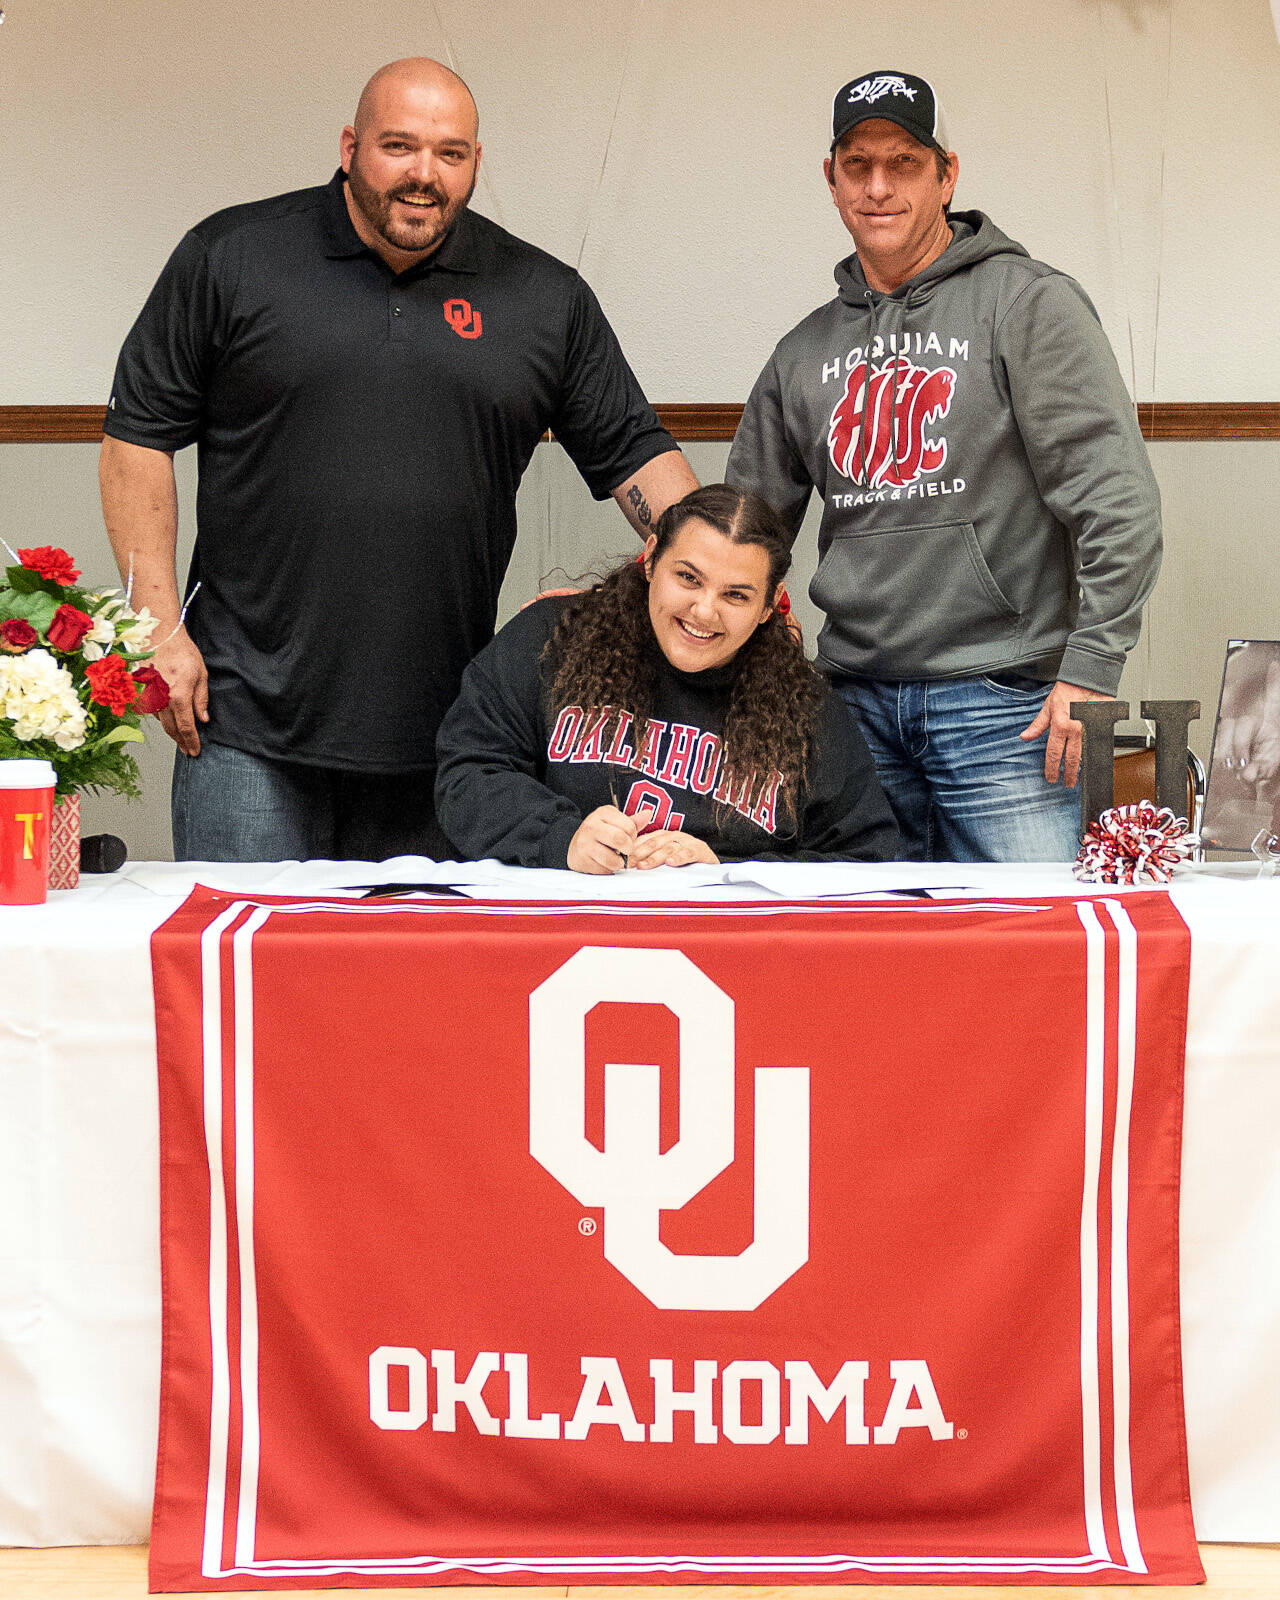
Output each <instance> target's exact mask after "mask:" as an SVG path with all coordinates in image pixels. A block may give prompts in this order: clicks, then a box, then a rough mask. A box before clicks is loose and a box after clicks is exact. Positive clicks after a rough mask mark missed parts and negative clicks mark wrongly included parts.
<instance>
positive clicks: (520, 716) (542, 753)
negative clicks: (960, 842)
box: [436, 597, 900, 867]
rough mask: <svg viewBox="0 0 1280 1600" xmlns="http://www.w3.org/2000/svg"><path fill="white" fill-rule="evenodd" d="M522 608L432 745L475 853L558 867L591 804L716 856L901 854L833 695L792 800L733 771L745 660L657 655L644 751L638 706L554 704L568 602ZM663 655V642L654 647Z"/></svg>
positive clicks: (442, 805) (443, 819) (462, 848)
mask: <svg viewBox="0 0 1280 1600" xmlns="http://www.w3.org/2000/svg"><path fill="white" fill-rule="evenodd" d="M567 603H568V602H567V599H566V598H563V597H558V598H550V599H546V600H539V601H538V602H537V603H536V604H534V605H532V606H529V607H528V608H527V609H526V610H524V611H521V612H519V613H518V614H517V615H516V616H515V617H513V618H512V619H511V621H510V622H509V623H508V624H507V625H506V627H505V628H503V629H502V631H501V632H500V633H499V634H498V636H497V637H496V638H495V639H494V641H493V642H492V644H490V645H488V646H487V647H486V648H485V649H484V650H482V651H481V652H480V654H479V655H478V656H477V657H476V658H475V660H474V661H473V662H472V663H471V665H470V666H469V667H468V668H467V670H466V672H465V673H464V674H463V678H462V690H461V693H460V694H459V696H458V698H457V700H456V701H455V702H454V704H453V707H452V709H451V710H450V711H449V712H448V714H447V715H446V717H445V719H444V722H443V724H442V725H441V728H440V735H439V738H438V739H437V741H436V755H437V760H438V765H439V770H438V773H437V777H436V812H437V815H438V818H439V821H440V825H441V827H442V828H443V829H444V831H445V832H446V833H447V834H448V836H449V837H450V839H452V840H453V842H454V844H455V845H456V846H457V848H458V851H459V853H460V855H461V856H462V858H463V859H465V860H477V861H478V860H482V859H485V858H488V857H496V858H497V860H499V861H507V862H511V863H513V864H514V865H516V866H521V867H564V866H566V865H567V856H568V850H569V841H570V840H571V839H572V838H573V836H574V834H575V833H576V832H577V830H578V826H579V824H580V823H581V822H582V820H583V818H584V817H585V816H587V815H588V813H590V812H592V811H594V810H595V809H596V807H597V806H606V805H613V806H617V807H618V809H619V810H620V811H625V812H627V813H628V814H634V813H636V812H637V811H640V810H642V809H647V810H649V811H652V812H654V813H655V818H654V823H653V826H654V827H657V828H670V829H673V830H674V829H683V830H684V832H686V833H691V834H694V835H695V836H696V837H697V838H699V839H704V840H706V842H707V844H709V845H710V846H711V848H712V850H714V851H715V853H716V855H717V856H719V858H720V859H721V860H722V861H726V860H751V859H755V860H759V859H772V860H791V861H820V860H825V859H835V860H853V861H891V860H893V859H894V858H895V857H896V855H897V854H898V850H899V848H900V841H899V838H898V830H897V828H896V827H895V825H894V821H893V816H892V814H891V812H890V810H889V804H888V801H887V800H886V799H885V797H884V791H883V790H882V789H881V787H880V784H879V781H878V780H877V778H876V775H875V769H874V768H873V766H872V764H871V756H870V754H869V752H868V750H867V747H866V745H865V743H864V742H863V738H862V734H861V733H860V732H859V730H858V727H857V725H856V723H855V722H854V721H853V718H852V717H851V716H850V715H849V712H848V711H847V710H846V708H845V706H844V705H843V703H842V702H841V701H840V700H839V699H838V698H837V696H836V695H835V694H834V693H832V692H831V691H830V690H828V691H827V693H826V696H825V698H824V701H823V706H822V710H821V713H820V716H819V722H818V728H817V733H816V735H815V738H814V742H813V749H812V752H811V755H810V759H809V773H808V780H807V782H806V783H805V785H804V789H803V792H802V794H801V796H800V804H799V807H798V827H797V825H796V823H794V822H792V820H791V819H790V817H789V816H788V815H787V813H786V811H785V809H784V808H783V807H782V806H781V805H780V804H779V796H778V789H779V784H780V781H781V780H780V776H779V774H778V773H776V772H774V773H767V774H760V773H753V774H751V775H750V776H749V777H748V778H747V779H745V780H743V781H742V782H741V783H737V784H730V783H729V781H728V780H727V779H726V778H725V776H724V774H723V772H722V770H721V769H722V767H723V751H722V746H721V738H720V736H721V733H722V731H723V729H724V718H725V713H726V712H727V711H728V708H729V697H730V693H731V690H732V685H733V678H734V671H735V663H734V662H729V663H727V664H726V665H725V666H723V667H718V668H714V667H713V668H710V669H709V670H707V671H705V672H697V673H691V672H680V671H678V670H677V669H676V668H674V667H672V666H671V665H670V663H669V662H668V661H667V660H666V658H665V657H664V656H661V655H660V654H659V670H658V680H657V684H656V686H655V692H654V705H653V716H652V717H651V719H650V721H649V725H648V728H647V730H646V734H645V739H644V744H643V747H642V748H641V749H640V751H639V752H637V751H636V749H635V742H634V739H633V738H632V725H631V717H630V714H629V713H623V716H622V718H621V721H620V720H619V718H618V716H617V714H616V713H615V712H614V711H612V709H610V708H604V709H601V710H596V711H588V710H584V709H583V707H581V706H576V705H570V706H563V707H559V708H556V707H553V706H552V705H551V704H550V698H549V694H548V685H549V681H550V677H551V676H553V675H554V674H553V672H550V673H549V672H548V670H547V668H546V666H545V665H543V664H542V663H541V661H540V658H541V655H542V650H543V646H544V645H545V644H546V642H547V640H548V639H549V638H550V637H551V635H552V633H553V632H554V631H555V626H556V623H557V622H558V621H559V619H560V614H561V612H562V610H563V609H564V607H565V605H566V604H567ZM654 649H655V651H656V650H657V645H656V643H655V646H654Z"/></svg>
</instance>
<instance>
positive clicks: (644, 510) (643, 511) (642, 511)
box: [627, 483, 653, 528]
mask: <svg viewBox="0 0 1280 1600" xmlns="http://www.w3.org/2000/svg"><path fill="white" fill-rule="evenodd" d="M627 500H628V502H629V503H630V505H631V508H632V510H633V511H634V512H635V514H636V521H637V522H638V523H639V524H640V526H641V527H642V528H647V527H648V526H649V524H650V523H651V522H652V521H653V512H652V511H650V509H649V502H648V501H647V500H646V499H645V497H644V496H643V495H642V494H641V493H640V490H639V488H638V487H637V486H636V485H635V484H634V483H633V484H632V485H631V487H630V488H629V489H628V490H627Z"/></svg>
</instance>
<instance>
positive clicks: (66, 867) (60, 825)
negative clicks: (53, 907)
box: [49, 794, 80, 889]
mask: <svg viewBox="0 0 1280 1600" xmlns="http://www.w3.org/2000/svg"><path fill="white" fill-rule="evenodd" d="M79 882H80V796H79V795H78V794H68V795H63V797H62V799H61V800H59V801H58V803H57V805H55V806H54V808H53V827H52V829H51V830H50V835H49V887H50V888H51V889H74V888H75V886H76V885H77V884H78V883H79Z"/></svg>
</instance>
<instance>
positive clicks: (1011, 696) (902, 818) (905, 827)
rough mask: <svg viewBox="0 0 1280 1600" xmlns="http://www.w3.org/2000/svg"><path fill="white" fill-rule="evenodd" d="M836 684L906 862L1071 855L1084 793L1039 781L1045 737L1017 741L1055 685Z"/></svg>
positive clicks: (984, 681)
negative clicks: (869, 759) (870, 761)
mask: <svg viewBox="0 0 1280 1600" xmlns="http://www.w3.org/2000/svg"><path fill="white" fill-rule="evenodd" d="M1010 676H1011V677H1012V675H1010ZM835 687H836V688H837V689H838V690H839V692H840V694H841V695H842V696H843V698H844V700H845V702H846V704H847V705H848V707H849V709H850V710H851V711H852V712H853V714H854V716H855V717H856V718H857V719H858V723H859V726H860V727H861V728H862V732H863V736H864V737H865V739H866V741H867V745H868V746H869V748H870V750H871V756H872V759H873V760H874V762H875V765H876V773H877V775H878V777H879V779H880V782H881V783H882V784H883V786H884V792H885V794H886V795H887V796H888V799H889V805H890V806H891V807H892V809H893V814H894V816H895V817H896V818H897V822H898V827H899V828H900V829H901V832H902V838H903V842H904V845H905V847H906V848H905V851H904V854H905V856H906V858H907V859H908V860H913V861H1070V860H1072V859H1073V858H1074V856H1075V853H1076V851H1077V850H1078V848H1079V846H1080V791H1079V789H1068V788H1065V787H1064V786H1063V785H1062V784H1061V783H1046V782H1045V777H1044V749H1045V740H1044V737H1043V736H1042V737H1041V738H1039V739H1034V740H1028V741H1026V742H1025V743H1024V742H1023V741H1022V740H1021V739H1019V738H1018V735H1019V734H1020V733H1021V732H1022V730H1023V729H1024V728H1025V727H1027V725H1028V724H1029V723H1030V722H1032V721H1033V720H1034V719H1035V716H1036V714H1037V713H1038V712H1039V710H1040V707H1041V706H1042V705H1043V704H1044V701H1045V697H1046V696H1047V694H1048V692H1049V689H1050V688H1051V687H1052V685H1050V684H1047V683H1037V682H1035V681H1034V680H1032V679H1030V678H1013V679H1012V681H1011V682H995V681H993V680H992V679H990V678H984V677H973V678H939V679H935V680H933V681H926V682H905V683H890V682H876V681H873V680H871V679H867V678H841V679H837V680H836V682H835Z"/></svg>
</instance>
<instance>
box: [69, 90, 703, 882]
mask: <svg viewBox="0 0 1280 1600" xmlns="http://www.w3.org/2000/svg"><path fill="white" fill-rule="evenodd" d="M477 131H478V130H477V118H476V110H475V104H474V101H473V100H472V98H471V95H470V92H469V91H468V89H467V87H466V85H465V84H464V83H463V82H462V80H461V79H460V78H458V77H457V76H456V75H455V74H454V73H452V72H450V71H449V70H448V69H447V68H445V67H442V66H441V65H440V64H439V63H437V62H434V61H427V60H421V59H415V60H409V61H399V62H393V63H391V64H390V65H389V66H387V67H384V68H382V69H381V71H379V72H378V73H376V74H375V75H374V77H373V78H372V79H371V80H370V82H369V84H368V85H367V86H366V88H365V90H364V93H363V94H362V96H361V99H360V104H359V107H358V108H357V112H356V117H355V121H354V123H353V124H352V125H351V126H349V127H347V128H344V129H343V131H342V139H341V157H342V165H341V168H340V170H339V171H338V172H337V173H335V174H334V177H333V179H332V180H331V181H330V182H329V183H328V184H327V185H325V186H324V187H321V188H316V189H303V190H299V191H297V192H296V193H293V194H287V195H281V196H277V197H276V198H274V199H271V200H263V201H258V202H255V203H253V204H249V205H243V206H236V207H233V208H231V209H230V210H227V211H222V212H219V213H217V214H216V215H215V216H212V217H210V218H208V219H207V220H206V221H204V222H202V223H200V224H199V225H198V226H197V227H196V228H194V229H193V230H192V231H191V232H190V233H189V234H187V236H186V237H185V238H184V239H183V241H182V242H181V244H180V245H179V246H178V248H177V250H176V251H175V252H174V254H173V256H172V257H171V259H170V261H169V263H168V265H167V266H166V267H165V269H164V272H163V273H162V274H161V276H160V279H159V281H158V283H157V284H156V286H155V288H154V290H153V291H152V293H151V296H150V298H149V299H148V301H147V303H146V305H145V307H144V308H143V311H142V314H141V316H140V317H139V319H138V321H137V323H136V324H135V325H134V327H133V329H132V331H131V332H130V334H129V336H128V338H127V339H126V341H125V345H124V348H123V350H122V351H121V355H120V360H119V363H118V365H117V368H116V375H115V382H114V386H113V389H112V395H111V400H110V404H109V406H108V409H107V422H106V434H107V437H106V439H105V440H104V441H103V451H102V460H101V471H100V478H101V484H102V499H103V511H104V515H105V518H106V523H107V530H108V533H109V535H110V538H111V542H112V546H113V548H114V550H115V553H116V558H117V560H118V562H119V564H120V567H121V570H122V572H124V571H128V570H129V569H130V567H131V568H132V572H133V597H134V603H135V605H143V604H145V605H148V606H149V607H150V608H151V610H152V612H153V613H155V615H156V616H158V617H159V618H160V627H159V629H158V630H157V635H156V636H157V638H159V639H162V640H164V643H163V644H162V645H161V647H160V650H159V651H158V653H157V657H156V664H157V666H158V667H159V670H160V671H161V672H162V673H163V675H164V676H165V678H166V679H167V680H168V682H169V684H170V688H171V692H172V696H173V698H172V701H171V704H170V710H169V711H168V712H166V713H165V714H164V717H163V718H162V720H163V721H164V724H165V726H166V729H167V731H168V732H169V733H170V734H171V735H172V737H173V738H174V739H175V740H176V741H177V744H178V747H179V749H178V754H177V756H176V764H175V769H174V792H173V822H174V853H175V856H176V857H177V858H178V859H179V860H183V859H197V860H279V859H293V858H302V859H305V858H315V857H332V858H359V859H382V858H384V857H386V856H389V855H396V854H403V853H425V854H434V855H439V854H442V853H445V852H446V851H447V848H448V846H447V841H445V840H444V838H443V836H442V835H441V834H440V831H439V829H438V827H437V826H436V823H435V814H434V809H433V805H432V798H431V797H432V787H433V783H434V776H435V773H434V764H435V733H436V727H437V725H438V723H439V721H440V719H441V717H442V716H443V714H444V712H445V711H446V710H447V709H448V707H449V705H450V704H451V702H452V701H453V699H454V696H455V694H456V692H457V687H458V683H459V680H460V678H461V675H462V670H463V668H464V667H465V666H466V664H467V662H468V661H469V660H470V659H471V658H472V657H473V656H474V655H475V654H476V653H477V652H478V651H479V650H480V649H481V648H482V647H483V646H484V645H485V644H486V643H487V642H488V640H489V639H490V638H491V637H492V634H493V627H494V621H495V616H496V611H497V600H498V591H499V589H500V587H501V584H502V578H503V574H504V573H505V571H506V567H507V562H508V559H509V557H510V554H511V549H512V545H513V543H514V540H515V533H516V521H515V495H516V490H517V488H518V486H519V482H520V477H521V474H522V473H523V472H524V469H525V467H526V466H527V465H528V463H529V459H530V457H531V455H532V453H533V450H534V447H535V446H536V444H537V442H538V440H539V438H540V437H541V436H542V434H543V432H544V431H545V430H546V429H547V428H548V427H549V428H551V429H553V430H554V432H555V435H556V437H557V439H558V440H559V441H560V442H561V443H562V444H563V445H564V447H565V449H566V450H567V451H568V452H569V455H570V456H571V458H572V459H573V461H574V464H575V465H576V466H577V468H578V470H579V472H580V473H581V474H582V476H583V478H584V479H585V481H586V483H587V485H588V486H589V488H590V489H591V491H592V493H593V494H594V495H595V496H596V498H597V499H603V498H605V496H606V495H612V496H613V498H614V499H615V500H616V501H617V502H618V504H619V506H620V507H621V508H622V510H623V511H624V513H625V514H626V516H627V518H628V520H629V521H631V523H632V524H633V526H635V527H636V529H637V531H641V532H643V531H646V530H647V527H648V524H649V523H650V521H651V520H652V519H653V518H656V517H657V516H658V515H659V514H660V513H661V511H662V510H663V509H664V508H665V507H666V506H667V505H668V504H669V503H670V502H671V501H673V500H676V499H678V498H680V496H682V495H683V494H685V493H686V492H687V491H688V490H689V489H690V488H692V487H694V485H695V480H694V477H693V474H692V472H691V471H690V470H689V467H688V465H687V463H686V462H685V460H684V457H683V455H681V454H680V452H679V450H678V449H677V447H676V445H675V442H674V440H673V439H672V438H671V436H670V435H669V434H668V433H666V432H665V431H664V430H663V429H662V427H661V426H660V424H659V423H658V420H657V417H656V416H655V414H654V412H653V410H652V408H651V407H650V406H649V404H648V402H647V401H646V400H645V398H644V395H643V394H642V392H641V390H640V387H639V385H638V384H637V382H636V380H635V377H634V376H633V374H632V372H631V370H630V368H629V367H628V365H627V363H626V360H625V358H624V356H623V354H622V351H621V349H620V348H619V346H618V343H617V340H616V338H615V337H614V335H613V332H612V330H611V329H610V327H609V325H608V323H607V322H606V320H605V318H604V315H603V313H602V311H601V310H600V307H599V304H598V303H597V301H596V299H595V297H594V295H592V293H591V291H590V289H588V288H587V286H586V284H585V283H583V281H582V280H581V278H579V276H578V275H577V273H576V272H574V271H573V270H572V269H571V268H569V267H567V266H564V265H563V264H562V263H560V262H558V261H556V260H554V259H553V258H552V257H550V256H548V255H546V254H544V253H543V252H542V251H540V250H537V249H536V248H534V247H533V246H531V245H528V244H525V243H523V242H522V241H521V240H518V239H516V238H513V237H512V235H510V234H509V233H507V232H505V230H503V229H502V228H499V227H497V226H496V225H495V224H494V223H492V222H490V221H488V220H487V219H485V218H483V217H480V216H478V215H477V214H476V213H474V212H472V211H470V210H469V209H468V205H467V203H468V201H469V200H470V198H471V194H472V192H473V190H474V187H475V182H476V172H477V169H478V165H479V161H480V153H481V152H480V145H479V143H478V140H477ZM192 443H194V444H196V445H197V449H198V459H199V489H198V496H197V508H196V520H197V537H196V546H195V555H194V559H193V563H192V569H191V575H190V579H189V582H188V591H187V592H188V594H190V592H191V590H192V589H193V587H194V585H195V583H196V581H197V580H198V581H199V584H200V590H199V593H198V595H197V597H196V599H195V601H194V603H193V604H191V606H190V610H189V614H188V616H187V618H186V622H185V625H184V624H183V623H182V621H181V603H180V599H179V592H178V587H177V581H176V573H175V566H174V560H175V557H174V551H175V544H176V532H177V497H176V491H175V487H174V474H173V454H174V452H175V451H176V450H178V449H181V448H182V447H183V446H184V445H188V444H192Z"/></svg>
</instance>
